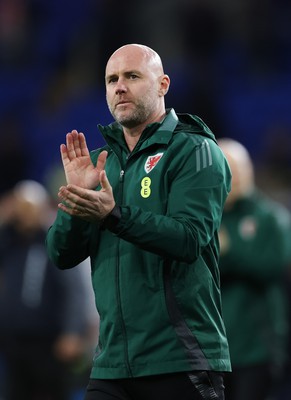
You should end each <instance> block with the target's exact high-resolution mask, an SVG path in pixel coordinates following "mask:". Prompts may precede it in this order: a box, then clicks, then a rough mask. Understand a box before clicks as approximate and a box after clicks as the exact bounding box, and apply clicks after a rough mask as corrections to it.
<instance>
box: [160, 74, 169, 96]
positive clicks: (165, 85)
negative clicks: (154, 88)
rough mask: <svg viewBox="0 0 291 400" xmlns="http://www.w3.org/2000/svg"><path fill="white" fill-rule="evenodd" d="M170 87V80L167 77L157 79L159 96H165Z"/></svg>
mask: <svg viewBox="0 0 291 400" xmlns="http://www.w3.org/2000/svg"><path fill="white" fill-rule="evenodd" d="M169 87H170V78H169V76H168V75H165V74H164V75H162V76H161V77H160V78H159V95H160V96H161V97H162V96H165V95H166V94H167V92H168V90H169Z"/></svg>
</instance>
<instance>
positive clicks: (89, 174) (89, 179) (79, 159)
mask: <svg viewBox="0 0 291 400" xmlns="http://www.w3.org/2000/svg"><path fill="white" fill-rule="evenodd" d="M60 150H61V157H62V162H63V166H64V170H65V175H66V180H67V184H72V185H76V186H79V187H82V188H84V189H95V188H96V187H97V186H98V185H99V181H100V172H101V171H102V170H103V169H104V167H105V163H106V158H107V152H106V151H102V152H101V153H100V155H99V157H98V161H97V164H96V167H94V165H93V163H92V161H91V158H90V154H89V150H88V147H87V144H86V139H85V136H84V134H83V133H82V132H80V133H79V132H78V131H76V130H73V131H72V132H69V133H68V134H67V136H66V145H65V144H62V145H61V147H60Z"/></svg>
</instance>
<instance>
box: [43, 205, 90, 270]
mask: <svg viewBox="0 0 291 400" xmlns="http://www.w3.org/2000/svg"><path fill="white" fill-rule="evenodd" d="M91 231H92V225H91V224H90V223H88V222H86V221H82V220H81V219H79V218H76V217H71V216H70V215H68V214H66V213H65V212H63V211H61V210H59V211H58V213H57V217H56V220H55V221H54V223H53V225H52V226H51V227H50V228H49V230H48V233H47V236H46V248H47V253H48V256H49V258H50V260H51V261H52V262H53V263H54V264H55V265H56V266H57V267H58V268H60V269H67V268H72V267H74V266H76V265H77V264H79V263H81V262H82V261H84V260H85V259H86V258H87V257H88V256H89V246H90V237H91Z"/></svg>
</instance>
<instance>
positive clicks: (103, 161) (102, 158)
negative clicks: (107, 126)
mask: <svg viewBox="0 0 291 400" xmlns="http://www.w3.org/2000/svg"><path fill="white" fill-rule="evenodd" d="M107 155H108V152H107V151H106V150H103V151H101V153H100V154H99V156H98V159H97V164H96V168H97V171H102V170H103V169H104V168H105V164H106V160H107Z"/></svg>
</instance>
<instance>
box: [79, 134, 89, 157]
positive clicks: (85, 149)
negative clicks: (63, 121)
mask: <svg viewBox="0 0 291 400" xmlns="http://www.w3.org/2000/svg"><path fill="white" fill-rule="evenodd" d="M79 145H80V151H81V155H82V156H89V150H88V146H87V143H86V138H85V135H84V133H82V132H80V133H79Z"/></svg>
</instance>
